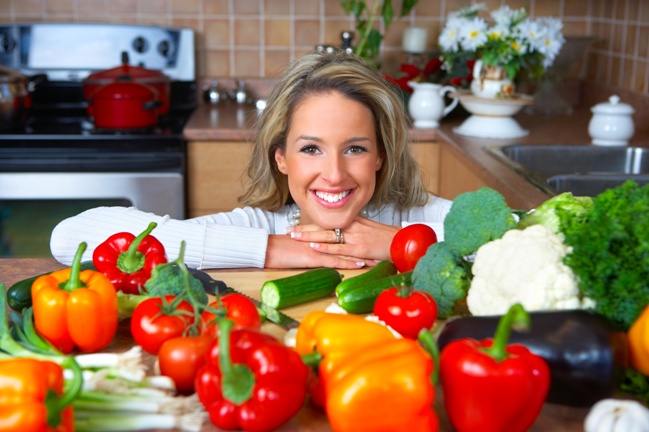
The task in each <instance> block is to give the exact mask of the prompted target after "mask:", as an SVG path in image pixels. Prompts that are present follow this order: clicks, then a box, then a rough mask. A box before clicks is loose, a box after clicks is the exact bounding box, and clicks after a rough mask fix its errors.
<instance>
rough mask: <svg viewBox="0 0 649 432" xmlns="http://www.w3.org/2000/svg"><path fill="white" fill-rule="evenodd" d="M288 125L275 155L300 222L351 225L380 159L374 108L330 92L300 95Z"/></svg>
mask: <svg viewBox="0 0 649 432" xmlns="http://www.w3.org/2000/svg"><path fill="white" fill-rule="evenodd" d="M290 124H291V127H290V128H289V131H288V135H287V139H286V147H285V149H284V151H283V152H282V151H281V150H277V151H276V153H275V160H276V162H277V166H278V168H279V170H280V171H281V172H282V173H283V174H286V175H287V176H288V186H289V191H290V193H291V196H292V197H293V200H294V201H295V203H296V204H297V205H298V206H299V207H300V209H301V214H302V217H301V220H302V223H314V224H316V225H318V226H320V227H321V228H324V229H332V228H345V227H346V226H349V225H350V224H351V223H352V221H353V219H354V218H355V217H356V216H357V215H359V214H360V213H361V210H362V209H363V207H365V205H367V203H368V202H369V201H370V199H371V198H372V195H373V194H374V189H375V187H376V172H377V171H378V170H379V169H380V168H381V166H382V163H383V156H382V155H381V153H380V152H379V148H378V145H377V140H376V132H375V125H374V117H373V115H372V112H371V111H370V109H369V108H367V107H366V106H365V105H363V104H361V103H360V102H357V101H355V100H352V99H350V98H347V97H344V96H342V95H341V94H340V93H338V92H335V91H334V92H328V93H324V94H316V95H312V96H308V97H307V98H306V99H304V100H302V101H301V102H300V103H299V104H298V106H297V107H296V108H295V110H294V112H293V116H292V118H291V122H290Z"/></svg>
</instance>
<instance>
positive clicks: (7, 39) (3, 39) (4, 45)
mask: <svg viewBox="0 0 649 432" xmlns="http://www.w3.org/2000/svg"><path fill="white" fill-rule="evenodd" d="M15 47H16V41H14V40H13V38H12V37H11V36H9V35H7V34H0V52H2V53H8V52H11V51H13V49H14V48H15Z"/></svg>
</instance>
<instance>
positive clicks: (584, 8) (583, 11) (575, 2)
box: [563, 0, 592, 17]
mask: <svg viewBox="0 0 649 432" xmlns="http://www.w3.org/2000/svg"><path fill="white" fill-rule="evenodd" d="M590 3H592V2H590ZM588 4H589V2H588V1H585V0H572V1H566V2H563V16H564V17H584V16H586V15H588Z"/></svg>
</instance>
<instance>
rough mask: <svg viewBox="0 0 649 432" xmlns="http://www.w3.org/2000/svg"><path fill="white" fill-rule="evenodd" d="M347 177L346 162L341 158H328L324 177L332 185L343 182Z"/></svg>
mask: <svg viewBox="0 0 649 432" xmlns="http://www.w3.org/2000/svg"><path fill="white" fill-rule="evenodd" d="M346 176H347V172H346V169H345V161H344V160H343V158H342V157H341V156H338V155H336V156H331V157H328V158H327V161H326V163H325V167H324V170H323V173H322V177H323V178H324V179H325V180H326V181H327V182H329V183H331V184H338V183H340V182H342V181H343V180H344V179H345V177H346Z"/></svg>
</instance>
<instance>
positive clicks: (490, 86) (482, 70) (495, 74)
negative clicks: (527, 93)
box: [471, 60, 514, 99]
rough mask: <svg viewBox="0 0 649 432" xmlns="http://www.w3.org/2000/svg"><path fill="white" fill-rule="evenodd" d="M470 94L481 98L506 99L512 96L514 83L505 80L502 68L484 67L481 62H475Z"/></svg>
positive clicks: (507, 79) (505, 75) (505, 76)
mask: <svg viewBox="0 0 649 432" xmlns="http://www.w3.org/2000/svg"><path fill="white" fill-rule="evenodd" d="M471 92H472V93H473V94H474V95H476V96H478V97H483V98H489V99H494V98H507V97H511V96H513V94H514V83H513V82H512V80H510V79H509V78H507V74H506V73H505V69H504V68H503V67H502V66H492V65H485V64H483V63H482V60H476V62H475V64H474V65H473V80H472V81H471Z"/></svg>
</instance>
